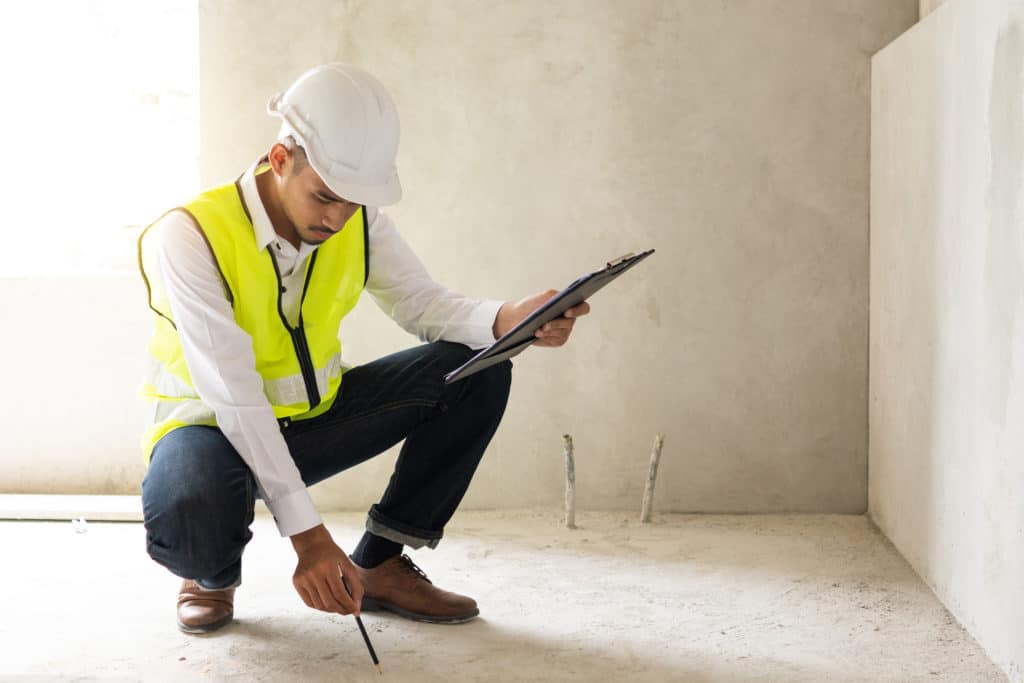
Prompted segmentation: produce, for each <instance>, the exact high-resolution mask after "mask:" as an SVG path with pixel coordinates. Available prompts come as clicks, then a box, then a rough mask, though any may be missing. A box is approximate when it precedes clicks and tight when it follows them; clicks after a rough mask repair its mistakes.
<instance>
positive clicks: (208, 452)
mask: <svg viewBox="0 0 1024 683" xmlns="http://www.w3.org/2000/svg"><path fill="white" fill-rule="evenodd" d="M186 429H199V428H185V429H182V430H178V431H181V432H186ZM217 434H219V431H218V432H217ZM172 437H174V438H172ZM220 438H221V439H223V435H220ZM224 442H225V443H226V440H224ZM222 446H223V444H221V443H220V442H219V440H218V439H217V436H216V435H214V434H210V433H201V432H193V433H183V434H179V435H175V433H174V432H172V433H171V434H168V435H167V436H166V437H164V439H162V440H161V442H160V443H158V444H157V448H156V449H154V452H153V458H152V460H151V461H150V465H149V469H148V471H147V473H146V477H145V479H144V480H143V482H142V510H143V524H144V526H145V528H146V551H147V552H148V553H149V556H150V557H152V558H153V559H154V560H155V561H156V562H157V563H159V564H161V565H163V566H165V567H167V568H168V569H170V570H171V571H172V572H173V573H175V574H177V575H179V576H184V577H187V578H197V577H209V576H213V575H215V574H217V573H218V572H220V571H221V570H223V569H224V567H225V566H227V565H228V564H230V563H231V562H233V561H235V560H237V558H238V557H239V556H240V555H241V552H242V549H243V548H244V546H245V544H246V543H248V541H249V539H250V538H251V537H252V532H250V531H249V524H250V523H251V520H252V509H253V505H254V502H255V501H254V486H253V480H252V475H251V474H250V473H249V471H248V469H247V468H245V465H244V463H242V462H241V459H240V458H238V455H237V453H234V452H233V451H232V453H231V454H228V453H225V452H223V448H222ZM232 455H233V457H234V458H235V459H238V463H237V464H236V463H234V462H233V461H232V457H231V456H232Z"/></svg>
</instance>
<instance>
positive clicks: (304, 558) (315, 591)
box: [291, 524, 363, 616]
mask: <svg viewBox="0 0 1024 683" xmlns="http://www.w3.org/2000/svg"><path fill="white" fill-rule="evenodd" d="M291 539H292V546H293V547H294V548H295V554H296V555H298V556H299V562H298V565H297V566H296V567H295V574H294V575H293V576H292V585H294V586H295V590H296V592H297V593H298V594H299V597H301V598H302V601H303V602H304V603H306V604H307V605H308V606H310V607H312V608H313V609H318V610H322V611H324V612H336V613H338V614H355V615H356V616H359V608H360V605H361V602H362V599H363V584H362V583H361V582H360V581H359V575H358V574H357V573H356V567H355V565H354V564H352V560H350V559H349V558H348V555H346V554H345V551H344V550H342V549H341V548H339V547H338V546H337V545H336V544H335V543H334V539H332V538H331V534H330V532H328V531H327V527H325V526H324V525H323V524H320V525H319V526H315V527H313V528H312V529H308V530H306V531H303V532H302V533H298V534H295V535H294V536H292V537H291ZM342 576H344V577H345V581H346V582H348V587H349V589H350V590H351V591H352V594H351V596H350V595H349V592H348V591H346V590H345V584H344V583H342V580H341V577H342Z"/></svg>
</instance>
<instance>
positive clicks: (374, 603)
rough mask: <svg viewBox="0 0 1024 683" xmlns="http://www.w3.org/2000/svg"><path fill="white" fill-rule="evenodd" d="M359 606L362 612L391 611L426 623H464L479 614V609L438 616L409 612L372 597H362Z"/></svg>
mask: <svg viewBox="0 0 1024 683" xmlns="http://www.w3.org/2000/svg"><path fill="white" fill-rule="evenodd" d="M360 607H361V609H362V611H363V612H392V613H394V614H397V615H398V616H400V617H405V618H406V619H411V620H413V621H422V622H424V623H427V624H465V623H466V622H467V621H473V620H474V619H476V618H477V616H479V614H480V610H479V609H474V610H473V613H472V614H460V615H458V616H452V617H439V616H436V615H432V614H420V613H418V612H410V611H409V610H407V609H402V608H401V607H399V606H398V605H393V604H391V603H390V602H385V601H383V600H375V599H373V598H363V602H362V605H361V606H360Z"/></svg>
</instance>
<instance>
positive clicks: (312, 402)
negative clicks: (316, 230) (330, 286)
mask: <svg viewBox="0 0 1024 683" xmlns="http://www.w3.org/2000/svg"><path fill="white" fill-rule="evenodd" d="M267 252H268V253H269V254H270V262H271V263H273V264H274V274H275V275H276V276H277V313H278V315H280V316H281V322H282V323H283V324H284V328H285V329H286V330H288V334H289V335H290V336H291V338H292V346H293V347H295V356H296V357H297V358H298V359H299V368H301V369H302V379H303V380H304V381H305V383H306V398H307V399H308V400H309V410H313V408H316V407H317V406H318V405H320V389H319V388H318V387H317V385H316V369H315V368H314V367H313V359H312V358H311V357H310V355H309V342H307V341H306V328H305V327H303V325H302V304H303V303H304V302H305V301H306V290H307V289H309V280H310V278H311V277H312V275H313V264H314V263H316V252H315V251H314V252H313V253H312V254H310V256H309V265H308V266H307V267H306V280H305V282H304V283H303V284H302V296H301V298H300V299H299V324H298V326H297V327H292V326H291V325H289V324H288V317H287V316H286V315H285V314H284V304H283V303H282V301H281V294H282V293H283V291H284V282H282V281H281V270H280V269H279V268H278V266H277V258H275V257H274V252H273V251H272V250H270V249H268V250H267Z"/></svg>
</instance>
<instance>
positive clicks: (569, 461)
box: [562, 434, 576, 529]
mask: <svg viewBox="0 0 1024 683" xmlns="http://www.w3.org/2000/svg"><path fill="white" fill-rule="evenodd" d="M562 442H563V444H564V446H565V528H566V529H575V528H576V462H575V459H574V457H573V452H572V437H571V436H570V435H568V434H563V435H562Z"/></svg>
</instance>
